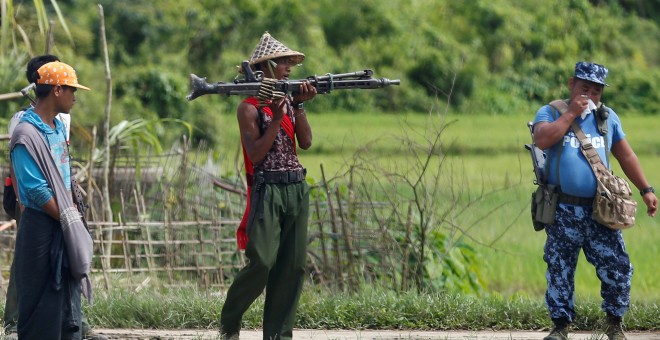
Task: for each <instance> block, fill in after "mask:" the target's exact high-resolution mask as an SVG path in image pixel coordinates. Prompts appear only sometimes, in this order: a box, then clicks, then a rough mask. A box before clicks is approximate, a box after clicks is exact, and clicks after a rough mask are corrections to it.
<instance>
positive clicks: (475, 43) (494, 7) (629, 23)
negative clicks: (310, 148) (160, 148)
mask: <svg viewBox="0 0 660 340" xmlns="http://www.w3.org/2000/svg"><path fill="white" fill-rule="evenodd" d="M659 2H660V1H659V0H652V1H641V0H570V1H562V0H553V1H542V2H539V1H536V0H520V1H515V2H512V1H508V0H474V1H450V0H415V1H400V0H395V1H390V2H388V3H387V4H385V3H383V2H382V1H376V0H365V1H360V2H357V3H356V2H349V1H347V0H319V1H316V2H306V3H305V2H299V1H294V0H283V1H263V0H200V1H194V2H180V1H175V0H157V1H148V0H134V1H112V0H101V1H100V4H101V5H103V6H104V12H105V17H106V31H107V38H108V43H109V50H110V60H111V68H112V73H113V86H114V88H115V90H116V93H115V94H116V96H115V98H114V103H113V119H114V120H115V122H114V123H116V122H119V121H121V120H132V119H135V118H138V117H140V118H144V119H158V118H181V119H186V120H188V121H190V122H191V123H192V124H193V125H194V126H195V128H196V130H195V131H196V132H195V137H194V138H196V139H199V138H203V139H208V140H210V141H211V143H213V142H215V141H217V139H218V138H219V137H218V134H217V131H218V130H220V129H222V128H223V126H220V124H219V123H218V119H217V115H218V113H226V112H234V110H235V107H236V103H237V102H238V100H239V98H227V97H220V96H206V97H202V98H200V99H197V100H196V101H195V102H193V103H188V102H186V101H185V99H184V98H185V95H186V93H187V88H188V75H189V74H190V73H195V74H198V75H201V76H205V77H207V78H208V79H209V81H231V80H232V79H234V77H236V76H237V65H239V64H240V62H241V61H242V60H245V59H247V58H248V57H249V55H250V53H251V51H252V49H253V48H254V46H255V45H256V44H257V42H258V40H259V37H260V36H261V34H262V33H263V32H264V31H269V32H270V33H271V34H272V35H273V36H274V37H276V38H277V39H278V40H280V41H282V42H284V43H285V44H286V45H287V46H289V47H290V48H292V49H295V50H299V51H302V52H303V53H305V54H306V60H305V62H304V64H303V65H302V66H301V67H299V68H296V69H295V70H294V73H293V75H292V76H293V77H296V78H304V77H307V76H310V75H314V74H319V75H322V74H326V73H344V72H352V71H357V70H362V69H366V68H371V69H374V71H375V74H376V76H378V77H387V78H391V79H396V78H399V79H401V86H399V87H392V88H387V89H383V90H376V91H335V92H333V93H332V94H330V95H327V96H321V97H320V98H317V99H315V101H314V102H313V103H310V105H309V110H311V111H315V112H319V113H322V112H324V111H328V110H355V111H364V110H381V111H393V112H397V111H404V110H406V111H410V110H412V111H420V112H426V111H427V110H428V109H429V107H431V106H432V103H433V100H435V99H436V98H440V99H442V100H447V99H448V98H449V96H450V94H451V100H450V103H451V109H452V110H457V111H459V112H463V113H466V114H470V113H477V112H478V113H491V114H506V113H507V112H512V111H520V110H529V111H530V114H533V110H535V108H536V107H538V106H539V105H541V104H543V103H546V102H548V101H550V100H552V99H556V98H558V97H562V96H565V95H566V94H567V90H566V83H567V78H568V77H570V76H571V74H572V70H573V67H574V65H575V62H576V61H579V60H589V61H596V62H599V63H602V64H605V65H606V66H607V67H608V68H609V69H610V76H609V77H608V82H609V83H611V84H612V86H610V87H609V88H607V90H606V92H605V96H604V101H605V102H606V103H607V104H608V105H609V106H611V107H613V108H614V109H615V110H616V111H617V112H619V113H625V112H628V111H636V112H643V113H649V114H652V113H655V112H657V111H659V110H658V108H659V107H658V106H659V104H658V100H656V99H657V97H658V93H660V91H658V89H657V88H656V86H658V85H657V84H658V83H659V82H658V80H659V79H660V68H658V64H660V56H659V54H658V53H657V52H658V50H659V48H660V42H659V41H658V39H657V37H658V36H659V34H660V29H659V27H658V19H660V11H659V10H658V8H660V6H657V5H658V3H659ZM2 3H3V4H10V5H12V4H13V6H11V9H12V11H11V15H10V16H6V17H3V18H2V20H3V22H2V26H1V27H2V33H3V34H2V43H1V46H3V50H2V52H1V53H0V64H1V65H3V67H2V69H1V70H0V79H2V83H1V84H0V92H2V93H5V92H13V91H16V90H17V89H19V88H21V87H23V86H24V85H25V84H24V80H23V77H22V72H23V68H24V65H25V63H26V61H27V59H28V58H29V57H31V56H33V55H35V54H41V53H42V51H43V50H44V48H43V46H44V45H45V36H44V33H43V30H44V28H43V25H44V21H43V15H35V13H44V14H45V15H46V16H48V17H49V18H52V19H53V20H54V21H55V22H56V23H60V24H58V25H55V36H54V38H55V39H54V49H53V51H52V53H54V54H57V55H59V56H60V57H61V58H62V59H63V60H64V61H67V62H69V63H71V64H73V65H74V66H75V67H76V69H77V70H78V72H79V76H80V79H81V82H82V83H84V84H86V85H89V86H91V87H92V88H93V89H94V90H95V91H93V92H90V93H84V94H81V95H80V96H79V97H80V98H79V105H78V106H77V108H76V110H81V111H84V112H85V120H84V122H83V124H85V125H93V124H97V123H98V122H100V121H101V119H102V115H103V109H102V108H103V102H104V100H103V96H104V94H105V91H103V89H104V88H105V82H104V79H103V78H104V77H103V76H102V75H103V60H102V56H101V52H100V51H101V46H100V43H99V38H98V30H99V28H98V23H99V19H98V13H97V8H96V4H92V3H90V2H88V1H84V0H60V1H57V2H55V1H52V2H41V1H34V2H31V1H9V0H6V1H3V2H2ZM35 4H41V7H38V8H35ZM53 4H57V5H58V6H59V10H56V8H55V7H54V6H53ZM55 19H57V20H55ZM10 23H11V25H10ZM65 25H66V26H65ZM19 27H20V29H18V28H19ZM21 32H23V33H21ZM22 36H24V37H27V39H21V38H20V37H22ZM22 104H23V103H17V102H0V109H2V110H3V111H5V112H12V111H13V110H15V109H17V108H18V107H19V106H21V105H22Z"/></svg>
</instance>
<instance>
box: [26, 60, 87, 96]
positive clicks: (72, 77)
mask: <svg viewBox="0 0 660 340" xmlns="http://www.w3.org/2000/svg"><path fill="white" fill-rule="evenodd" d="M37 72H38V73H39V79H37V84H45V85H63V86H71V87H77V88H79V89H83V90H87V91H89V90H90V88H89V87H87V86H83V85H80V84H78V77H77V76H76V71H75V70H74V69H73V67H71V66H69V65H67V64H65V63H63V62H61V61H53V62H50V63H47V64H44V65H42V66H41V67H40V68H39V69H38V70H37Z"/></svg>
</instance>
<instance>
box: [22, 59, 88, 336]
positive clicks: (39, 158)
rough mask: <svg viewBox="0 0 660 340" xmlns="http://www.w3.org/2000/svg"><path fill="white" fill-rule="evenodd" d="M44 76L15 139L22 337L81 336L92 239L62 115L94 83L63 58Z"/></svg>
mask: <svg viewBox="0 0 660 340" xmlns="http://www.w3.org/2000/svg"><path fill="white" fill-rule="evenodd" d="M37 75H38V78H37V79H36V82H35V83H36V88H35V94H36V104H35V106H34V107H31V108H28V109H27V110H26V111H25V113H24V114H23V116H22V117H21V119H20V122H19V123H18V125H17V126H16V128H15V129H14V131H13V134H12V137H11V141H10V144H9V149H10V152H11V161H12V167H13V170H14V175H15V178H16V184H17V189H18V190H17V191H18V197H19V201H20V202H21V205H22V207H23V212H22V214H21V220H20V227H19V228H18V232H17V235H16V252H15V259H14V266H15V280H16V290H17V295H18V336H19V338H25V339H60V338H62V339H80V338H81V328H82V327H81V326H82V325H81V310H80V302H81V301H80V295H81V289H82V291H83V292H84V293H86V296H88V297H89V296H91V295H90V294H89V293H91V292H90V291H89V289H91V285H90V284H89V280H88V274H89V270H90V265H91V257H92V240H91V237H90V235H89V233H88V232H87V230H86V229H85V227H84V225H83V223H82V220H81V216H80V213H79V212H78V210H77V208H76V207H75V205H74V203H73V200H72V195H71V166H70V158H69V153H68V147H67V143H66V131H65V129H64V126H63V124H62V122H61V121H60V120H58V119H56V116H57V115H58V114H59V113H60V112H62V113H69V111H70V110H71V108H72V107H73V105H74V103H75V92H76V90H77V89H84V90H89V88H87V87H85V86H83V85H80V84H79V83H78V78H77V76H76V73H75V71H74V70H73V68H72V67H71V66H69V65H67V64H65V63H62V62H59V61H53V62H49V63H45V64H43V65H42V66H41V67H39V69H38V70H37ZM81 283H82V284H81Z"/></svg>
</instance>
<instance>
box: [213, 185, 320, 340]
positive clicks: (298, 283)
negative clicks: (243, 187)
mask: <svg viewBox="0 0 660 340" xmlns="http://www.w3.org/2000/svg"><path fill="white" fill-rule="evenodd" d="M259 190H263V192H261V193H259V192H255V191H253V192H252V197H251V199H261V202H256V204H254V205H252V207H251V209H250V214H255V216H254V218H253V219H252V223H251V224H249V225H248V226H247V235H248V237H249V241H248V243H247V246H246V248H245V255H246V256H247V258H248V260H249V263H248V265H247V266H246V267H244V268H243V269H241V271H240V272H239V273H238V274H237V275H236V278H235V279H234V282H233V283H232V285H231V287H229V291H228V292H227V298H226V300H225V304H224V306H223V307H222V314H221V316H220V327H221V332H222V334H224V335H225V336H228V337H230V336H232V335H237V334H238V332H239V331H240V328H241V319H242V317H243V314H244V313H245V312H246V311H247V309H248V308H249V307H250V305H251V304H252V303H253V302H254V300H256V299H257V298H258V297H259V295H261V292H262V291H263V289H264V287H265V288H266V301H265V305H264V313H263V317H264V320H263V338H264V339H269V340H270V339H291V338H292V335H293V323H294V319H295V316H296V309H297V307H298V300H299V298H300V293H301V291H302V286H303V282H304V279H305V265H306V259H307V255H306V251H307V223H308V217H309V187H308V186H307V183H306V182H305V181H304V180H303V181H302V182H298V183H289V184H263V186H262V187H261V188H260V189H259ZM255 208H256V209H255Z"/></svg>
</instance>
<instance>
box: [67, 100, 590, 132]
mask: <svg viewBox="0 0 660 340" xmlns="http://www.w3.org/2000/svg"><path fill="white" fill-rule="evenodd" d="M597 108H598V107H597V106H596V104H594V102H593V100H591V99H589V105H588V106H587V108H586V109H584V111H583V112H582V115H581V116H580V117H581V118H582V119H583V120H584V119H585V118H587V115H588V114H590V113H592V112H595V111H596V109H597ZM67 134H68V132H67ZM67 140H69V137H68V136H67Z"/></svg>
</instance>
